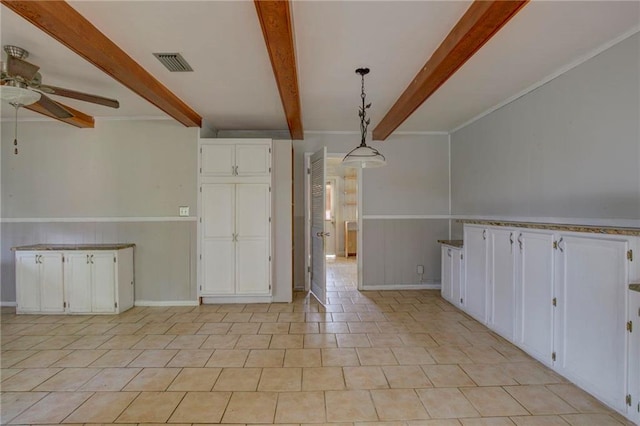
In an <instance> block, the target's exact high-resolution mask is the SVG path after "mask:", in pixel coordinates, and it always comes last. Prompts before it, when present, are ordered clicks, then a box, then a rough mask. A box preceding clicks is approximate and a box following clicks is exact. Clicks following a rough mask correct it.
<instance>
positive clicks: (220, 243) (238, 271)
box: [201, 183, 270, 295]
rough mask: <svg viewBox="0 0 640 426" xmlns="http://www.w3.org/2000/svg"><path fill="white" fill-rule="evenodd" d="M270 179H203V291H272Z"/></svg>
mask: <svg viewBox="0 0 640 426" xmlns="http://www.w3.org/2000/svg"><path fill="white" fill-rule="evenodd" d="M269 198H270V192H269V184H266V183H213V184H203V185H202V219H203V221H202V223H203V227H202V232H203V240H202V244H203V247H202V252H203V259H202V260H203V272H204V277H203V278H204V280H203V287H202V292H201V293H202V294H203V295H232V294H243V295H249V294H250V295H264V294H269V292H270V285H269V281H270V280H269V275H270V274H269V271H270V268H269V262H270V258H269V253H270V242H269V234H270V232H269V229H270V221H269V210H270V209H269V206H270V203H269Z"/></svg>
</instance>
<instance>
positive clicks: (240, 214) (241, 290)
mask: <svg viewBox="0 0 640 426" xmlns="http://www.w3.org/2000/svg"><path fill="white" fill-rule="evenodd" d="M270 216H271V203H270V192H269V185H268V184H237V185H236V233H237V242H236V285H237V287H236V292H237V293H238V294H268V293H269V291H270V289H269V285H270V282H271V280H270V275H271V273H270V271H271V268H270V266H269V265H270V260H269V256H270V251H271V250H270V248H271V247H270V242H269V236H270V234H271V232H270V230H271V226H270V221H269V217H270Z"/></svg>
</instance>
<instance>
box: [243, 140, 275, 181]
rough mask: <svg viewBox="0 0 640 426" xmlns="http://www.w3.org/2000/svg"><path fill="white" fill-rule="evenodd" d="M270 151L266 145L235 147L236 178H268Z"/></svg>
mask: <svg viewBox="0 0 640 426" xmlns="http://www.w3.org/2000/svg"><path fill="white" fill-rule="evenodd" d="M270 150H271V147H270V146H269V145H268V144H242V145H236V167H237V168H236V172H237V174H238V176H268V175H269V173H270V169H271V154H270Z"/></svg>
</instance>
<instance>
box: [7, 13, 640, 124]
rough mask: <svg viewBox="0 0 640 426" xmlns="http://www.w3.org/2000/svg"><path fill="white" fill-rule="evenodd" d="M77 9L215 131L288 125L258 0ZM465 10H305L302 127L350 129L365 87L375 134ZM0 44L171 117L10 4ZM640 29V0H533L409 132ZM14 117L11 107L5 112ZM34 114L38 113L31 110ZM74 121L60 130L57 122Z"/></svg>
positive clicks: (133, 108)
mask: <svg viewBox="0 0 640 426" xmlns="http://www.w3.org/2000/svg"><path fill="white" fill-rule="evenodd" d="M70 4H71V5H72V6H73V7H74V8H76V9H77V10H78V11H79V12H80V13H81V14H83V15H84V16H85V17H86V18H87V19H88V20H89V21H91V22H92V23H93V24H94V25H95V26H96V27H97V28H98V29H99V30H101V31H102V32H103V33H104V34H105V35H107V36H108V37H109V38H110V39H111V40H113V41H114V42H115V43H116V44H118V45H119V46H120V47H121V48H122V49H123V50H124V51H125V52H127V53H128V54H129V55H130V56H131V57H132V58H133V59H134V60H136V61H137V62H138V63H139V64H140V65H142V66H143V67H144V68H145V69H147V71H149V72H150V73H151V74H152V75H154V76H155V77H156V78H157V79H158V80H159V81H161V82H162V83H163V84H164V85H165V86H167V87H168V88H169V89H170V90H171V91H172V92H174V93H175V94H176V95H177V96H178V97H180V98H181V99H182V100H183V101H185V102H186V103H187V104H188V105H189V106H191V107H192V108H193V109H194V110H195V111H196V112H198V113H199V114H200V115H202V117H203V118H204V119H205V120H206V121H207V122H208V123H209V124H211V125H212V126H214V127H216V128H218V129H224V130H231V129H242V130H279V129H280V130H281V129H286V128H287V125H286V120H285V117H284V113H283V110H282V105H281V102H280V98H279V95H278V90H277V87H276V83H275V78H274V77H273V72H272V70H271V65H270V62H269V57H268V55H267V50H266V48H265V43H264V40H263V37H262V33H261V30H260V25H259V23H258V19H257V16H256V11H255V7H254V5H253V2H252V1H233V2H227V1H71V2H70ZM469 4H470V2H468V1H407V2H405V1H373V2H370V1H295V2H294V3H293V6H292V9H293V20H294V28H295V38H296V40H295V41H296V54H297V60H298V77H299V84H300V91H301V101H302V118H303V126H304V129H305V130H318V131H353V130H357V129H358V126H359V123H358V117H357V106H358V102H359V93H360V81H359V76H357V75H356V74H355V73H354V70H355V69H356V68H357V67H360V66H368V67H370V68H371V74H369V75H368V76H367V78H366V91H367V94H368V98H367V100H368V101H371V102H373V106H372V108H371V110H370V111H371V119H372V124H371V127H370V130H372V129H373V128H374V127H375V125H376V124H377V123H378V122H379V121H380V120H381V119H382V117H383V116H384V114H385V113H386V112H387V111H388V109H389V108H390V107H391V105H393V103H394V102H395V100H396V99H397V98H398V96H399V95H400V93H401V92H402V91H403V90H404V88H405V87H406V86H407V85H408V84H409V82H410V81H411V80H412V79H413V77H414V76H415V74H416V73H417V71H418V70H419V69H420V67H421V66H422V65H424V63H425V62H426V60H427V59H428V58H429V56H430V55H431V53H432V52H433V51H434V50H435V49H436V48H437V47H438V45H439V44H440V42H441V41H442V40H443V39H444V38H445V37H446V35H447V34H448V32H449V30H450V29H451V28H452V27H453V26H454V24H455V23H456V22H457V21H458V19H459V18H460V17H461V16H462V15H463V14H464V12H465V10H466V9H467V8H468V6H469ZM0 19H1V31H0V39H1V43H2V44H3V45H4V44H15V45H18V46H21V47H23V48H25V49H27V50H29V52H30V53H31V56H30V57H29V59H28V60H29V61H31V62H33V63H35V64H37V65H40V66H41V72H42V74H43V78H44V82H45V83H47V84H52V85H57V86H62V87H68V88H70V89H75V90H80V91H85V92H89V93H95V94H98V95H103V96H107V97H113V98H116V99H118V100H119V101H120V104H121V107H120V109H118V110H113V109H110V108H106V107H101V106H95V105H92V104H88V103H85V102H80V101H73V100H70V99H66V98H56V99H57V100H60V101H61V102H63V103H66V104H67V105H70V106H72V107H74V108H77V109H79V110H81V111H84V112H86V113H88V114H91V115H94V116H95V117H97V118H100V117H125V118H126V117H166V115H165V114H164V113H163V112H162V111H160V110H159V109H157V108H156V107H154V106H153V105H151V104H149V103H148V102H147V101H145V100H144V99H142V98H140V97H138V96H137V95H135V94H133V93H132V92H130V91H129V90H128V89H127V88H125V87H124V86H122V85H121V84H119V83H117V82H116V81H115V80H113V79H111V78H110V77H108V76H107V75H105V74H104V73H102V71H100V70H98V69H97V68H95V67H93V66H92V65H91V64H89V63H87V62H86V61H85V60H84V59H82V58H80V57H79V56H77V55H75V54H74V53H73V52H71V51H70V50H69V49H67V48H66V47H64V46H62V45H61V44H59V43H58V42H57V41H55V40H54V39H52V38H51V37H49V36H47V35H46V34H44V33H43V32H41V31H40V30H38V29H36V28H35V27H34V26H32V25H31V24H29V23H28V22H26V21H24V20H22V18H20V17H18V16H17V15H15V14H14V13H13V12H11V11H10V10H9V9H7V8H5V7H0ZM638 26H640V2H637V1H626V2H614V1H586V2H581V1H532V2H531V3H530V4H528V5H527V6H525V7H524V8H523V9H522V10H521V11H520V12H519V14H518V15H516V16H515V17H514V18H513V19H512V20H511V21H510V22H509V23H508V24H507V25H506V26H505V27H504V28H503V29H502V30H501V31H500V32H499V33H498V34H497V35H496V36H495V37H494V38H493V39H492V40H490V41H489V43H487V44H486V45H485V46H484V47H483V48H482V49H481V50H480V51H479V52H478V53H477V54H476V55H475V56H474V57H473V58H471V59H470V60H469V61H468V62H467V63H466V64H465V65H464V66H463V67H462V68H461V69H460V70H459V71H458V72H457V73H456V74H455V75H454V76H453V77H452V78H451V79H450V80H449V81H448V82H446V83H445V84H444V85H443V86H442V87H441V88H440V89H439V90H438V91H437V92H436V93H435V94H434V95H433V96H432V97H431V98H430V99H428V100H427V101H426V102H425V103H424V104H423V105H422V106H421V107H420V108H418V110H416V112H415V113H414V114H413V115H412V116H411V117H410V118H409V119H408V120H407V121H406V122H405V123H404V124H403V125H401V126H400V127H399V128H398V130H399V131H415V132H421V131H449V130H451V129H453V128H455V127H457V126H459V125H460V124H462V123H465V122H467V121H468V120H470V119H471V118H473V117H475V116H477V115H478V114H481V113H482V112H483V111H486V110H487V109H489V108H491V107H493V106H495V105H497V104H500V103H501V102H503V101H505V100H506V99H509V98H510V97H512V96H514V95H515V94H517V93H519V92H521V91H522V90H524V89H526V88H527V87H530V86H531V85H533V84H535V83H536V82H538V81H541V80H543V79H545V78H546V77H547V76H549V75H551V74H553V73H554V72H556V71H557V70H558V69H560V68H562V67H564V66H566V65H567V64H570V63H572V62H575V61H576V60H579V59H580V58H581V57H584V56H585V55H587V54H589V53H590V52H592V51H594V49H597V48H599V47H601V46H603V45H605V44H606V43H609V42H610V41H611V40H613V39H615V38H617V37H619V36H620V35H622V34H625V33H629V32H630V31H633V30H634V28H638ZM171 51H177V52H180V53H181V54H182V55H183V56H184V57H185V59H186V60H187V61H188V62H189V63H190V64H191V66H192V67H193V68H194V70H195V71H194V72H192V73H169V72H168V71H167V70H166V69H165V68H164V67H163V66H162V65H161V64H160V63H159V62H158V61H157V60H156V59H155V57H153V55H152V52H171ZM10 116H12V111H11V108H7V107H5V105H3V107H2V117H3V118H7V117H10ZM21 116H22V117H24V118H30V117H39V115H37V114H35V113H33V112H30V111H21ZM61 125H64V124H61Z"/></svg>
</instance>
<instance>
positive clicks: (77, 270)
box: [64, 252, 92, 313]
mask: <svg viewBox="0 0 640 426" xmlns="http://www.w3.org/2000/svg"><path fill="white" fill-rule="evenodd" d="M90 256H91V255H90V254H89V253H87V252H73V253H68V254H67V255H66V259H65V264H64V285H65V292H66V294H67V297H66V298H67V309H68V311H69V312H72V313H86V312H91V304H92V296H91V265H90V263H89V259H90Z"/></svg>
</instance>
